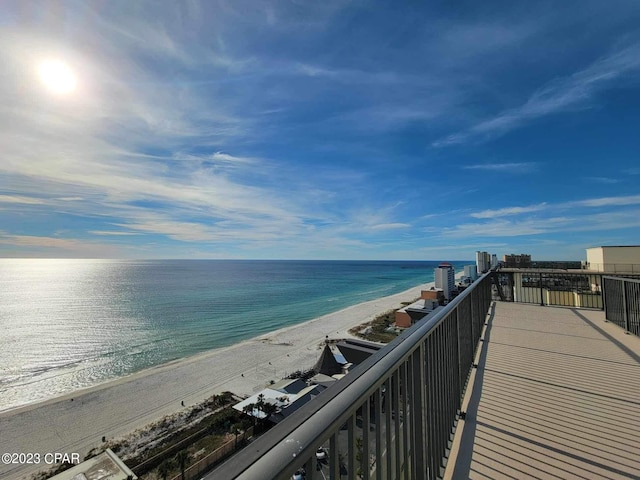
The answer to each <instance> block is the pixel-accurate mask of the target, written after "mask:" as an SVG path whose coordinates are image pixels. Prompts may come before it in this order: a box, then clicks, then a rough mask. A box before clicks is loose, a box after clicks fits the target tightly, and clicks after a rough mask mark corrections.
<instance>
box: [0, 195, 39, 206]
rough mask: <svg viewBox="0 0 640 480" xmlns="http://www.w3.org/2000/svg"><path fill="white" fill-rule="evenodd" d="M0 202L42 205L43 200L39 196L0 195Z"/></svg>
mask: <svg viewBox="0 0 640 480" xmlns="http://www.w3.org/2000/svg"><path fill="white" fill-rule="evenodd" d="M0 203H22V204H26V205H42V204H44V203H45V202H44V201H43V200H41V199H39V198H34V197H24V196H21V195H0Z"/></svg>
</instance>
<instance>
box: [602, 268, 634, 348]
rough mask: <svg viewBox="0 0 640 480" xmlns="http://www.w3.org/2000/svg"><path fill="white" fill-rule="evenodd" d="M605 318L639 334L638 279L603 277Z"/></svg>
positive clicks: (630, 331)
mask: <svg viewBox="0 0 640 480" xmlns="http://www.w3.org/2000/svg"><path fill="white" fill-rule="evenodd" d="M603 292H604V311H605V318H606V319H607V320H608V321H610V322H613V323H615V324H616V325H618V326H619V327H621V328H624V329H625V330H626V331H627V332H629V333H633V334H634V335H637V336H640V280H637V279H631V278H621V277H609V276H605V277H603Z"/></svg>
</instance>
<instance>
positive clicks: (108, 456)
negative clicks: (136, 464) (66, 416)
mask: <svg viewBox="0 0 640 480" xmlns="http://www.w3.org/2000/svg"><path fill="white" fill-rule="evenodd" d="M47 455H51V460H55V462H56V463H60V462H62V461H68V462H70V463H75V462H76V460H75V459H74V458H73V456H74V455H78V457H79V454H77V453H71V454H69V453H65V454H60V453H47V454H45V455H44V456H43V458H44V461H45V462H47V463H48V462H49V460H48V459H47ZM59 455H71V456H72V458H71V459H70V460H67V459H60V458H57V457H56V456H59ZM137 478H138V477H137V476H136V475H135V474H134V473H133V472H132V471H131V470H130V469H129V467H127V466H126V465H125V464H124V462H123V461H122V460H120V458H118V456H117V455H116V454H115V453H113V452H112V451H111V450H110V449H108V448H107V449H106V450H105V451H104V452H102V453H101V454H99V455H96V456H95V457H92V458H90V459H89V460H85V461H84V462H82V463H79V464H77V465H76V466H74V467H71V468H70V469H68V470H65V471H64V472H62V473H59V474H57V475H54V476H53V477H51V478H50V479H49V480H78V479H86V480H94V479H104V480H129V479H131V480H136V479H137Z"/></svg>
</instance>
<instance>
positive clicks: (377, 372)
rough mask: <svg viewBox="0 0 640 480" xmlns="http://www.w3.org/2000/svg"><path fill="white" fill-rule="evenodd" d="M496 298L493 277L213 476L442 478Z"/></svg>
mask: <svg viewBox="0 0 640 480" xmlns="http://www.w3.org/2000/svg"><path fill="white" fill-rule="evenodd" d="M490 302H491V278H490V275H489V274H487V275H484V276H483V277H482V278H481V279H479V280H478V281H476V282H475V283H474V284H472V285H471V286H470V287H469V288H467V289H466V290H465V291H464V292H463V293H462V294H461V295H459V296H458V297H457V298H456V299H455V300H454V301H452V302H451V303H450V304H449V305H447V306H446V307H445V308H444V309H442V310H441V311H439V312H435V313H434V314H432V315H430V316H429V317H427V319H426V320H424V321H423V322H418V323H417V324H416V325H414V326H413V327H412V328H410V329H408V330H407V331H405V332H404V333H403V334H402V335H401V336H400V337H398V338H396V339H395V340H394V341H393V342H391V343H390V344H388V345H387V346H386V347H384V348H382V349H381V350H380V351H379V352H377V353H376V354H374V355H372V356H371V357H369V359H368V360H366V361H365V362H364V363H362V364H361V365H359V366H358V367H357V368H355V369H354V371H353V372H351V373H350V374H349V375H347V376H346V377H345V378H344V379H343V380H341V381H340V382H338V383H337V384H335V385H334V386H333V387H331V388H330V389H328V390H327V391H325V392H324V393H323V394H322V395H320V396H319V397H318V398H317V399H316V400H315V401H313V402H309V403H307V404H306V405H304V406H302V407H301V408H300V409H299V410H298V411H296V412H294V413H293V414H292V415H291V416H290V417H288V418H287V419H286V420H284V421H283V422H281V423H279V424H278V425H276V426H275V427H274V428H273V429H272V430H270V432H269V434H268V435H265V436H263V437H261V438H259V439H257V440H256V441H255V442H253V443H251V444H250V445H249V446H247V447H246V448H245V449H243V451H241V452H239V453H238V454H237V455H235V456H233V457H232V458H231V459H229V460H228V461H227V462H225V463H224V464H223V465H221V466H220V467H218V468H217V469H216V470H214V471H213V472H212V474H211V475H210V476H209V477H207V478H211V479H218V478H224V479H233V478H242V479H264V478H269V479H290V478H291V476H292V475H294V474H295V473H296V472H300V473H301V474H302V470H304V475H305V478H306V480H314V479H325V478H333V479H338V478H341V477H342V476H343V475H347V476H348V478H356V477H360V478H363V479H365V480H368V479H371V478H376V479H400V478H406V479H410V478H427V479H435V478H437V477H438V476H439V475H441V473H442V469H443V466H444V458H445V456H446V454H447V451H448V448H449V442H450V439H451V433H452V429H453V427H454V425H455V422H456V419H457V415H458V413H459V408H460V405H461V401H462V396H463V393H464V389H465V386H466V383H467V379H468V376H469V372H470V371H471V368H472V366H473V359H474V355H475V350H476V347H477V345H478V342H479V339H480V335H481V330H482V328H483V325H484V322H485V318H486V314H487V312H488V310H489V306H490ZM319 448H322V449H323V452H325V453H322V454H317V451H318V449H319Z"/></svg>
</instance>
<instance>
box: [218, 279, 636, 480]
mask: <svg viewBox="0 0 640 480" xmlns="http://www.w3.org/2000/svg"><path fill="white" fill-rule="evenodd" d="M556 280H557V279H556ZM583 282H584V279H579V280H578V284H581V283H583ZM588 282H589V284H591V283H592V282H591V279H588ZM507 283H508V282H507ZM596 283H597V285H598V289H600V288H601V289H602V292H603V293H604V295H603V297H604V305H605V309H606V310H605V311H607V312H608V313H607V316H608V317H610V318H612V322H615V323H611V322H610V323H607V322H606V321H605V313H604V311H602V310H598V309H578V308H575V307H554V306H540V305H539V304H538V305H533V304H523V303H515V302H509V301H498V302H495V303H492V300H493V296H494V295H497V294H498V293H500V295H501V296H502V297H503V298H509V295H505V293H504V291H503V290H504V288H503V287H504V285H502V282H501V281H500V279H499V277H498V276H495V275H492V274H491V273H490V274H487V275H485V276H483V277H482V278H481V279H480V280H478V281H477V282H475V283H474V284H473V286H472V287H470V288H468V289H467V290H465V291H464V292H463V293H462V294H461V295H460V296H459V297H458V298H456V299H455V300H454V301H453V302H451V303H450V304H449V305H448V306H447V307H446V308H445V309H443V310H441V311H440V312H438V313H436V314H434V315H432V316H430V317H429V318H428V319H426V320H425V321H422V322H419V323H418V324H416V325H415V326H414V327H412V328H411V329H409V330H407V331H406V332H405V333H404V334H403V335H402V336H401V337H399V338H398V339H396V340H395V341H394V342H392V343H391V344H389V345H388V346H387V347H385V348H383V349H382V350H380V352H379V353H378V354H376V355H374V356H372V357H370V358H369V360H368V361H367V362H365V363H364V364H362V365H360V366H359V367H358V368H357V369H356V370H355V371H354V372H353V373H351V374H349V375H348V376H347V377H346V378H345V379H343V380H342V381H341V382H340V383H339V384H337V385H336V386H335V387H332V388H331V389H329V390H327V391H326V392H324V393H323V394H322V395H320V396H319V397H317V399H315V400H314V401H312V402H309V403H308V404H307V405H305V406H304V407H302V408H301V409H300V410H298V411H297V412H295V413H294V414H293V415H291V417H289V418H288V419H287V420H286V421H284V422H282V423H280V424H278V425H277V426H276V427H274V428H273V429H272V430H270V431H269V432H268V434H266V435H264V436H263V437H261V438H259V439H257V440H256V441H255V442H253V443H251V444H250V445H249V446H248V447H247V448H245V449H244V450H243V451H242V452H240V453H239V454H238V455H236V456H234V457H232V458H231V459H230V460H228V461H227V462H226V463H225V464H223V465H222V466H220V467H219V468H218V469H216V470H214V471H213V472H212V473H211V474H210V475H209V476H208V477H207V478H211V479H217V478H224V479H228V478H243V479H254V478H255V479H258V478H260V479H264V478H278V479H289V478H292V477H293V478H305V479H328V478H334V479H339V478H362V479H374V478H375V479H387V478H406V479H422V478H428V479H435V478H638V472H640V455H639V454H640V400H638V399H640V375H639V373H640V355H639V354H640V338H638V337H636V336H633V335H627V334H625V329H626V330H627V331H629V330H633V329H634V328H635V326H637V320H638V315H637V313H638V312H637V311H636V310H637V306H638V301H639V299H640V296H639V295H638V287H639V286H640V283H638V282H637V281H633V280H628V281H627V280H622V279H616V278H611V279H608V280H607V277H605V278H604V283H603V277H602V276H600V277H598V279H597V282H596ZM520 286H521V285H520ZM527 288H535V286H533V285H528V286H527ZM538 288H539V294H538V295H536V296H535V297H534V299H535V300H533V301H532V303H533V302H537V301H538V299H542V300H543V302H542V303H544V299H545V298H546V299H547V300H548V299H549V298H554V299H556V300H558V301H559V302H563V301H565V300H567V299H568V298H569V297H568V296H552V297H549V296H546V297H545V295H544V294H543V291H544V289H545V285H544V282H543V280H542V277H540V283H539V284H538ZM580 288H582V287H580ZM513 291H514V287H513V285H511V292H513ZM607 291H610V292H611V293H610V294H609V296H607ZM594 293H597V294H598V295H599V294H600V291H599V290H598V292H594ZM513 296H514V295H513V294H512V295H511V299H513ZM572 301H573V300H572ZM634 322H635V323H634ZM618 325H620V326H618ZM620 327H623V328H620ZM318 449H322V451H323V452H324V453H323V455H319V456H316V451H317V450H318Z"/></svg>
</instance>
